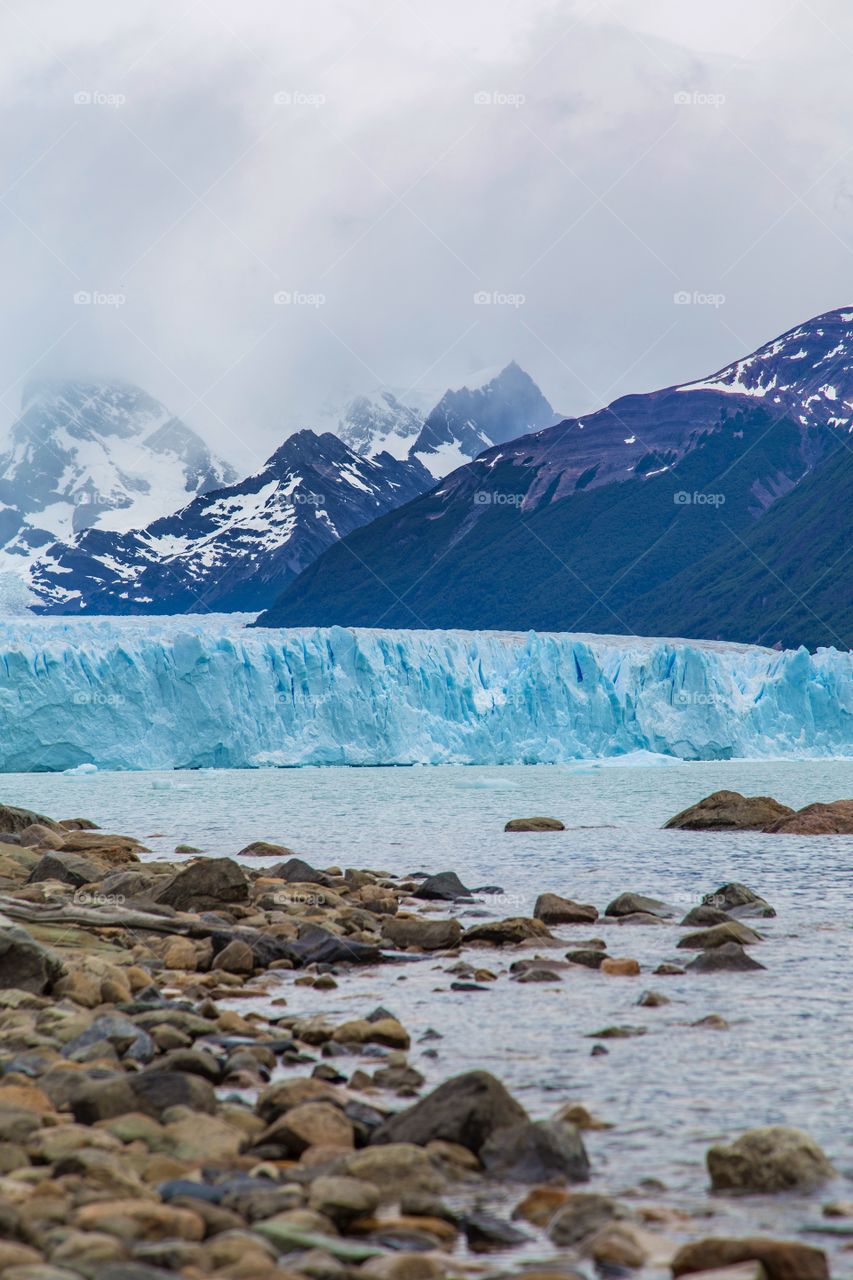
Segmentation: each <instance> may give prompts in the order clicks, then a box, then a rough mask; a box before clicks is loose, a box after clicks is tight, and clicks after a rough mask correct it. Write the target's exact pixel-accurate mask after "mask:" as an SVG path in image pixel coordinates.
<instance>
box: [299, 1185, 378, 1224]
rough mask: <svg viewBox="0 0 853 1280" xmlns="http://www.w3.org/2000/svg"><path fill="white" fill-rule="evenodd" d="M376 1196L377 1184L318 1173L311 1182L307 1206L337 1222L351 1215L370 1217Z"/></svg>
mask: <svg viewBox="0 0 853 1280" xmlns="http://www.w3.org/2000/svg"><path fill="white" fill-rule="evenodd" d="M380 1199H381V1195H380V1192H379V1188H378V1187H374V1186H372V1185H371V1183H369V1182H365V1181H364V1180H363V1179H362V1178H346V1177H320V1178H315V1179H314V1181H313V1182H312V1183H311V1190H310V1193H309V1196H308V1207H309V1208H311V1209H314V1210H316V1212H317V1213H323V1214H325V1215H326V1217H327V1218H331V1219H332V1221H333V1222H334V1223H335V1224H336V1225H337V1226H341V1225H345V1224H346V1223H348V1222H350V1221H351V1220H352V1219H353V1218H360V1217H370V1215H371V1214H372V1213H374V1212H375V1210H376V1209H377V1208H378V1207H379V1201H380Z"/></svg>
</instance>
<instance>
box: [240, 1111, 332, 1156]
mask: <svg viewBox="0 0 853 1280" xmlns="http://www.w3.org/2000/svg"><path fill="white" fill-rule="evenodd" d="M354 1145H355V1139H354V1133H353V1127H352V1125H351V1124H350V1122H349V1120H347V1118H346V1116H345V1115H344V1113H343V1112H342V1111H340V1110H339V1109H338V1108H337V1107H334V1106H332V1105H331V1104H330V1103H328V1102H304V1103H302V1105H301V1106H298V1107H292V1108H291V1109H290V1110H289V1111H287V1112H285V1114H284V1115H283V1116H281V1117H280V1119H278V1120H276V1121H275V1122H274V1124H272V1125H271V1126H270V1128H269V1129H266V1130H265V1131H264V1132H263V1133H262V1134H260V1136H259V1137H258V1139H257V1141H256V1142H255V1149H256V1150H257V1149H259V1148H262V1149H264V1150H266V1149H268V1148H275V1149H277V1150H280V1151H281V1152H282V1153H283V1155H284V1156H285V1157H286V1158H291V1159H298V1157H299V1156H301V1155H302V1153H303V1151H305V1150H307V1148H308V1147H329V1148H337V1149H339V1150H344V1151H345V1150H352V1148H353V1146H354Z"/></svg>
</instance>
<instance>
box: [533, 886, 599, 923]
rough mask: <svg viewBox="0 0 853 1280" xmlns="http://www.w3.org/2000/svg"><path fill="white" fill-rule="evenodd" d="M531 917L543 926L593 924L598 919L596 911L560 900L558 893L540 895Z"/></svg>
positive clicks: (566, 899) (581, 904) (577, 903)
mask: <svg viewBox="0 0 853 1280" xmlns="http://www.w3.org/2000/svg"><path fill="white" fill-rule="evenodd" d="M533 915H534V917H535V918H536V919H537V920H541V921H542V922H543V924H593V923H594V922H595V921H596V920H597V919H598V909H597V907H592V906H589V905H587V904H585V903H581V902H573V901H572V899H571V898H561V897H560V895H559V894H558V893H540V895H539V897H538V898H537V899H536V905H535V906H534V908H533Z"/></svg>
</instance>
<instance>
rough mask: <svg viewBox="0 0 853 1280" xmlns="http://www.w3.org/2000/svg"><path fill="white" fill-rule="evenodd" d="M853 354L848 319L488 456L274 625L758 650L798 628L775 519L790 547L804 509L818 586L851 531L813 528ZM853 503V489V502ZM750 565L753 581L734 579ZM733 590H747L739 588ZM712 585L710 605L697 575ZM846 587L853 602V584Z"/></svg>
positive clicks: (275, 615)
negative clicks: (778, 592)
mask: <svg viewBox="0 0 853 1280" xmlns="http://www.w3.org/2000/svg"><path fill="white" fill-rule="evenodd" d="M848 350H850V351H851V352H853V312H851V311H836V312H830V313H828V314H826V315H823V316H819V317H817V318H816V319H814V320H812V321H810V322H809V323H808V324H806V325H801V326H799V327H798V328H797V329H794V330H791V331H790V333H787V334H784V335H783V336H782V337H781V338H779V339H777V340H776V341H775V342H773V343H770V344H768V345H767V346H766V347H762V348H761V349H760V350H759V351H757V352H756V353H755V354H754V355H753V356H750V357H748V358H746V359H745V360H740V361H738V362H736V363H735V364H733V365H730V366H727V368H725V369H723V370H721V371H719V372H718V373H717V374H714V375H713V376H712V377H711V378H708V379H705V380H703V381H701V382H693V383H686V384H683V385H680V386H676V387H670V388H666V389H664V390H662V391H657V392H652V393H649V394H646V395H634V396H625V397H622V398H621V399H620V400H617V401H615V402H614V403H613V404H612V405H610V406H608V407H607V408H605V409H602V410H600V411H598V412H597V413H593V414H590V415H588V416H585V417H583V418H573V419H568V420H566V421H565V422H562V423H560V424H558V425H557V426H554V427H551V428H547V429H545V430H542V431H539V432H537V433H535V434H533V435H528V436H524V437H522V438H521V439H519V440H514V441H512V442H509V443H507V444H502V445H499V446H497V447H495V448H492V449H489V450H488V451H486V452H485V453H483V454H481V455H480V456H479V457H478V458H477V459H476V460H475V461H474V462H471V463H468V464H467V465H465V466H462V467H460V468H459V469H458V470H456V471H455V472H453V473H452V474H451V475H450V476H448V477H447V478H446V479H445V480H444V481H443V483H442V484H440V485H439V486H438V487H437V488H435V489H434V490H432V491H431V492H429V493H427V494H425V495H423V496H422V497H420V498H418V499H416V500H415V501H414V502H411V503H409V504H407V505H406V506H404V507H401V508H400V509H399V510H398V511H395V512H393V513H391V514H389V515H386V516H384V517H382V518H381V519H380V520H378V521H375V522H374V523H373V524H371V525H368V526H366V527H365V528H363V529H361V530H359V531H357V532H356V533H355V534H353V535H351V536H350V537H349V538H348V539H346V540H345V541H344V542H343V543H342V544H341V545H340V546H338V547H335V548H332V549H331V550H330V551H329V552H327V553H326V554H325V555H324V556H323V557H321V559H320V560H319V561H318V562H316V563H315V564H314V565H313V566H311V567H310V568H309V569H308V570H307V571H306V572H305V573H303V574H302V575H301V576H300V577H299V578H298V579H297V580H296V581H294V582H293V583H291V584H290V586H289V587H286V588H285V589H284V591H283V592H282V595H281V596H280V597H279V599H278V601H277V602H276V604H275V605H274V606H273V608H272V609H270V610H269V611H268V612H267V613H266V614H264V615H263V616H262V617H261V618H260V619H259V620H258V621H259V625H269V626H314V625H318V626H324V625H329V624H332V623H339V624H342V625H361V626H380V625H381V626H391V627H393V626H396V627H467V628H475V629H481V628H501V629H512V630H518V629H528V628H535V629H537V630H560V631H569V630H577V629H582V630H586V631H601V632H610V633H626V632H638V633H645V634H663V635H674V634H681V635H685V634H686V635H693V636H702V637H704V638H717V637H725V638H729V639H737V640H742V641H751V640H756V639H758V638H759V635H758V634H757V631H756V628H757V627H758V626H759V624H760V625H761V626H762V627H763V632H762V635H763V636H764V637H765V638H768V639H770V641H771V642H774V641H775V640H776V639H778V638H780V637H779V636H776V635H775V633H774V632H773V630H772V626H773V620H772V619H771V618H770V617H767V616H764V615H763V614H762V610H761V608H760V606H759V604H758V601H759V600H760V599H761V598H762V596H761V588H760V587H759V584H758V583H757V582H756V581H755V580H754V575H753V572H752V570H750V573H746V574H745V573H744V565H745V562H746V561H748V560H749V559H750V556H749V551H750V549H751V546H752V542H753V541H754V540H755V539H759V538H760V537H761V531H762V529H764V530H765V531H767V536H768V537H769V538H770V539H771V541H772V540H773V539H774V538H779V539H784V538H786V537H788V536H789V534H788V533H787V532H786V529H787V525H788V520H789V519H790V520H791V521H792V522H793V524H794V525H797V527H798V529H799V542H798V544H797V546H798V550H797V553H796V554H797V556H798V559H799V564H800V572H801V577H802V576H803V575H805V576H806V577H807V576H808V573H809V570H810V566H811V567H813V572H814V576H815V577H816V576H817V575H818V574H819V573H820V572H821V571H822V570H823V569H824V568H825V567H826V565H825V564H824V562H823V561H822V560H821V559H820V557H821V555H823V554H825V553H828V550H829V549H828V548H827V547H824V545H823V543H824V542H828V541H831V539H832V537H833V536H834V534H833V532H832V530H833V529H834V528H835V527H836V526H835V525H833V526H831V527H828V528H827V527H826V526H825V527H824V530H825V537H824V536H823V533H824V531H822V530H821V529H815V528H814V527H811V532H809V526H808V524H807V522H805V523H804V521H805V516H806V513H807V511H808V509H809V508H811V509H813V510H823V509H824V502H823V500H822V499H821V498H820V495H821V494H823V493H825V492H826V493H828V492H830V490H831V491H832V493H833V496H834V500H835V501H839V500H840V497H841V494H842V492H843V491H844V489H845V485H846V484H848V481H849V472H847V471H845V469H844V467H843V465H842V463H843V455H841V454H838V453H837V451H838V450H839V449H844V448H845V446H846V447H850V446H848V445H847V433H848V431H849V429H850V423H851V420H853V373H851V369H850V364H849V361H848V356H847V351H848ZM802 352H805V355H803V354H801V353H802ZM833 459H835V461H834V462H833ZM798 494H799V495H800V496H799V497H798V499H797V501H796V502H795V501H794V497H795V495H798ZM802 494H805V495H806V498H805V499H804V498H803V497H802ZM786 495H789V497H788V498H786ZM852 497H853V494H851V493H850V492H849V489H848V491H847V502H848V503H849V501H850V499H851V498H852ZM783 501H784V502H785V504H786V505H785V506H782V503H783ZM804 502H805V503H806V504H807V505H806V509H805V510H804V509H803V506H802V503H804ZM845 509H846V508H845V506H844V505H842V506H841V507H840V510H841V511H843V510H845ZM786 511H790V512H791V513H792V514H791V515H790V516H789V517H788V516H786V515H785V512H786ZM774 512H775V513H776V514H775V519H774V521H773V522H771V523H769V524H764V522H765V521H769V520H770V516H771V514H773V513H774ZM839 518H840V517H839V516H838V514H837V513H836V517H835V519H836V524H837V520H838V519H839ZM798 521H799V524H797V522H798ZM812 544H814V555H813V556H812V555H810V553H809V548H810V546H811V545H812ZM756 546H757V544H756ZM762 546H763V544H762ZM763 550H764V552H765V553H767V552H768V548H767V547H763ZM780 550H782V551H784V548H782V549H780ZM756 554H759V553H758V551H756ZM715 557H716V558H717V559H715ZM764 559H765V563H769V562H768V561H767V555H766V554H765V555H764ZM783 562H784V556H783V558H782V560H780V563H783ZM735 566H738V567H739V568H740V571H741V576H740V577H735V578H732V577H731V576H730V575H731V574H732V572H733V569H734V567H735ZM845 571H846V573H847V574H848V578H849V567H848V568H846V569H845V562H844V561H842V563H841V565H840V567H839V570H838V574H839V575H840V576H841V577H842V578H843V576H844V572H845ZM727 575H729V576H727ZM733 581H743V582H744V591H742V592H740V591H734V592H732V591H731V590H729V589H728V587H729V586H730V585H731V582H733ZM700 582H701V584H702V587H701V599H698V598H697V597H696V595H695V594H694V592H693V591H692V589H691V583H700ZM747 583H748V585H747ZM839 585H840V584H839V583H838V582H836V588H838V586H839ZM841 585H843V586H846V587H847V588H848V590H847V596H848V597H849V595H850V592H849V585H850V584H849V580H845V581H844V583H843V584H841ZM770 594H771V595H772V594H773V593H772V592H771V593H770ZM765 595H767V592H765ZM801 597H802V592H801ZM842 597H843V591H842V592H837V595H836V598H835V600H833V599H829V600H828V601H827V606H826V607H827V608H828V609H829V616H827V617H826V618H825V619H824V622H825V624H827V626H833V623H832V619H833V618H834V617H836V618H838V621H839V627H840V628H841V629H840V630H839V627H833V629H834V630H835V631H836V639H835V640H834V641H833V643H836V644H837V643H838V640H839V637H841V638H843V639H844V642H845V643H849V642H850V640H851V639H853V634H851V632H850V629H849V626H847V629H846V630H845V629H844V628H845V626H846V625H847V624H846V623H844V621H843V617H842V614H843V610H844V608H846V605H845V604H844V600H843V598H842ZM806 598H807V597H806ZM682 606H683V607H682ZM780 612H781V611H780ZM759 615H762V616H760V617H759ZM799 616H800V620H802V617H801V615H799ZM794 621H795V617H794V616H791V614H789V617H788V625H783V622H784V620H781V619H780V627H781V632H780V635H781V634H783V635H784V641H785V642H786V643H792V642H794V643H796V642H797V637H798V635H800V634H802V635H803V636H807V637H809V638H813V637H814V636H815V635H816V634H817V631H816V629H815V628H814V627H810V628H807V629H802V631H800V630H798V628H797V627H796V626H794V625H792V624H793V623H794ZM691 628H692V629H691ZM768 628H769V629H770V630H769V632H768ZM822 634H823V635H824V636H825V635H826V634H827V627H826V626H824V629H823V632H822Z"/></svg>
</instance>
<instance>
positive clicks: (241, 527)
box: [30, 431, 432, 614]
mask: <svg viewBox="0 0 853 1280" xmlns="http://www.w3.org/2000/svg"><path fill="white" fill-rule="evenodd" d="M431 483H432V481H431V477H430V475H429V473H428V472H427V471H425V470H424V469H423V468H422V467H421V466H419V464H417V463H414V462H409V461H400V460H399V459H397V458H392V457H391V456H390V454H387V453H384V454H380V455H379V456H378V457H377V458H375V459H370V458H364V457H361V456H360V455H359V454H357V453H355V452H353V450H351V449H349V448H347V446H346V445H345V444H344V443H343V441H341V440H340V439H339V438H338V437H337V436H335V435H333V434H331V433H330V432H325V433H323V434H322V435H316V434H315V433H314V432H313V431H298V432H296V434H295V435H292V436H291V437H290V438H289V439H288V440H286V441H285V443H284V444H283V445H282V446H281V447H280V448H279V449H277V450H276V452H275V453H274V454H273V455H272V457H271V458H270V459H269V460H268V462H267V463H266V465H265V467H264V468H263V469H262V470H261V471H259V472H258V473H257V474H256V475H253V476H249V477H248V479H246V480H242V481H241V482H240V483H238V484H232V485H229V486H228V487H226V488H219V489H216V490H214V491H212V492H209V493H206V494H204V495H199V496H198V497H196V498H195V499H194V500H193V501H192V502H190V503H189V504H188V505H186V506H184V507H183V508H182V509H181V510H179V511H177V512H176V513H175V514H174V515H169V516H166V517H163V518H161V519H159V520H155V521H153V522H152V523H150V524H149V525H147V526H146V527H145V528H140V529H134V530H131V531H129V532H125V533H118V532H109V531H106V530H103V529H100V528H90V529H87V530H85V531H84V532H83V533H81V534H79V535H78V536H77V537H76V538H73V539H72V540H71V541H66V542H57V543H55V544H54V545H53V546H50V547H49V548H47V550H46V551H45V553H44V554H43V555H42V556H41V558H40V559H39V560H38V561H37V562H36V563H35V564H34V565H33V567H32V569H31V572H30V584H31V588H32V590H33V591H34V592H35V594H36V595H37V597H38V599H39V601H40V605H39V606H38V608H37V611H39V612H52V613H107V614H114V613H178V612H192V613H198V612H205V611H207V610H217V611H230V610H241V609H245V610H257V609H260V608H263V607H265V606H266V605H268V604H269V603H270V601H271V600H272V598H273V596H274V595H275V594H276V593H277V592H278V591H279V590H280V589H281V584H282V583H283V582H289V581H290V580H291V579H292V578H294V577H296V575H297V574H298V573H300V572H301V571H302V570H303V569H304V568H305V567H306V566H307V565H308V564H310V563H311V561H312V560H314V559H316V557H317V556H318V555H320V553H321V552H322V551H324V550H325V549H326V548H327V547H328V546H330V545H331V543H333V542H335V541H336V540H337V539H338V538H341V537H343V536H345V535H346V534H348V533H350V532H351V531H352V530H353V529H355V528H357V527H358V526H359V525H362V524H365V523H367V521H369V520H372V519H373V518H374V517H375V516H379V515H382V514H383V513H384V512H386V511H389V510H391V509H392V508H393V507H396V506H399V505H400V504H401V503H404V502H407V501H409V499H411V498H414V497H417V496H418V495H419V494H421V493H423V492H424V490H426V489H427V488H429V487H430V484H431Z"/></svg>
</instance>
